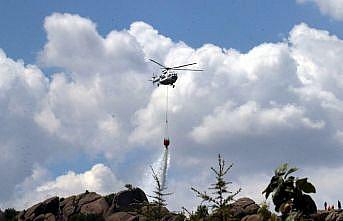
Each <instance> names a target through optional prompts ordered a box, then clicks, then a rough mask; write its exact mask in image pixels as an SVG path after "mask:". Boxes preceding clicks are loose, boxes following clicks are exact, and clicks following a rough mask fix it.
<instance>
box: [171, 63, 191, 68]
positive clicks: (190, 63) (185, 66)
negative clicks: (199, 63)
mask: <svg viewBox="0 0 343 221" xmlns="http://www.w3.org/2000/svg"><path fill="white" fill-rule="evenodd" d="M195 64H196V63H190V64H184V65H180V66H175V67H171V68H170V69H174V68H181V67H186V66H189V65H195Z"/></svg>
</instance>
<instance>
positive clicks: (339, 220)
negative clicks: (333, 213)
mask: <svg viewBox="0 0 343 221" xmlns="http://www.w3.org/2000/svg"><path fill="white" fill-rule="evenodd" d="M336 221H343V213H340V214H339V215H338V217H337V219H336Z"/></svg>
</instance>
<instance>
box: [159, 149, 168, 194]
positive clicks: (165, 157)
mask: <svg viewBox="0 0 343 221" xmlns="http://www.w3.org/2000/svg"><path fill="white" fill-rule="evenodd" d="M162 163H163V165H162V168H161V171H162V173H161V176H160V180H161V186H162V188H166V181H167V172H168V166H169V150H168V148H164V153H163V161H162Z"/></svg>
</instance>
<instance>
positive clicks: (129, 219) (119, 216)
mask: <svg viewBox="0 0 343 221" xmlns="http://www.w3.org/2000/svg"><path fill="white" fill-rule="evenodd" d="M105 220H106V221H139V216H137V215H134V214H131V213H127V212H117V213H114V214H112V215H110V216H109V217H107V218H106V219H105Z"/></svg>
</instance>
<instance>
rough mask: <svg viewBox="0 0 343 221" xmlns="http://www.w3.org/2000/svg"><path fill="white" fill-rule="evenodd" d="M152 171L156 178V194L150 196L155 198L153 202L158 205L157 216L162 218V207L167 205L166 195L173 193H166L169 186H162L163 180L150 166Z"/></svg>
mask: <svg viewBox="0 0 343 221" xmlns="http://www.w3.org/2000/svg"><path fill="white" fill-rule="evenodd" d="M150 168H151V171H152V176H153V178H154V180H155V184H156V186H155V190H154V191H153V193H154V195H152V196H150V195H149V197H151V198H153V203H154V204H155V205H156V206H157V214H156V216H157V217H156V218H157V219H161V218H162V215H163V214H162V208H163V207H165V206H167V203H166V199H165V196H168V195H171V194H172V193H166V192H165V191H166V190H167V187H165V186H162V184H161V181H160V179H159V177H158V175H157V174H156V173H155V171H154V169H153V168H152V167H151V166H150Z"/></svg>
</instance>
